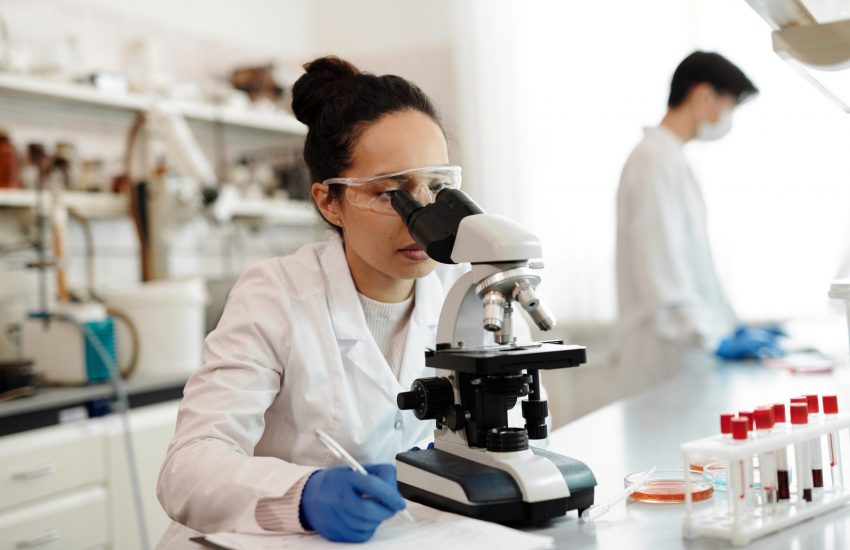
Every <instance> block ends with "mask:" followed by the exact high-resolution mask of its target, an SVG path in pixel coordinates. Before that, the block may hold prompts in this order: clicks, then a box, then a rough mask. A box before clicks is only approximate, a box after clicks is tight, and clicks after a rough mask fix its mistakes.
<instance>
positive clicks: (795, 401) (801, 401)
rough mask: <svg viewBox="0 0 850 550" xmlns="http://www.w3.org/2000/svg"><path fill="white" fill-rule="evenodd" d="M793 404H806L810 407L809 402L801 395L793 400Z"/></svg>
mask: <svg viewBox="0 0 850 550" xmlns="http://www.w3.org/2000/svg"><path fill="white" fill-rule="evenodd" d="M791 403H805V404H806V406H808V405H809V400H808V399H806V398H805V396H802V395H799V396H797V397H792V398H791Z"/></svg>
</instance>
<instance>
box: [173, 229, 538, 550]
mask: <svg viewBox="0 0 850 550" xmlns="http://www.w3.org/2000/svg"><path fill="white" fill-rule="evenodd" d="M468 269H469V267H468V265H466V266H464V265H457V266H442V265H441V266H438V268H437V269H436V270H435V271H434V272H433V273H431V274H430V275H428V276H427V277H423V278H421V279H417V281H416V285H415V291H414V292H415V295H414V309H413V313H412V315H411V319H410V325H409V329H408V333H407V341H406V344H405V348H404V356H403V360H402V365H401V370H400V375H399V378H400V379H398V380H397V379H396V378H395V376H394V375H393V372H392V369H391V368H390V366H389V365H388V364H387V361H386V359H385V358H384V356H383V355H382V354H381V351H380V349H379V348H378V345H377V343H376V342H375V339H374V337H373V336H372V334H371V332H370V331H369V328H368V326H367V324H366V319H365V317H364V314H363V309H362V306H361V304H360V301H359V300H358V297H357V291H356V289H355V286H354V283H353V281H352V278H351V275H350V272H349V268H348V264H347V262H346V259H345V255H344V252H343V247H342V241H341V240H340V239H339V237H337V236H333V237H332V238H331V239H329V240H328V241H327V242H326V243H317V244H311V245H307V246H305V247H303V248H302V249H301V250H299V251H298V252H297V253H295V254H293V255H291V256H287V257H283V258H275V259H271V260H266V261H263V262H260V263H258V264H256V265H254V266H253V267H251V268H249V269H248V270H247V271H246V272H245V274H244V275H243V276H242V277H241V278H240V279H239V281H238V282H237V284H236V285H235V287H234V288H233V291H232V292H231V295H230V297H229V299H228V302H227V305H226V307H225V310H224V313H223V315H222V318H221V321H220V322H219V324H218V327H217V328H216V329H215V330H214V331H213V332H212V333H210V335H209V336H208V337H207V340H206V345H205V350H204V365H203V367H202V368H201V369H200V370H199V371H197V372H196V373H195V374H193V375H192V377H191V378H190V379H189V381H188V383H187V384H186V389H185V391H184V397H183V401H182V403H181V405H180V412H179V416H178V421H177V430H176V434H175V436H174V439H173V440H172V442H171V445H170V447H169V449H168V454H167V456H166V458H165V462H164V463H163V466H162V469H161V471H160V476H159V482H158V485H157V496H158V497H159V500H160V502H161V503H162V505H163V507H164V508H165V511H166V512H167V513H168V515H169V516H170V517H171V518H172V519H173V520H175V521H174V522H173V523H172V525H171V527H170V528H169V530H168V532H167V533H166V535H165V536H164V537H163V539H162V541H161V542H160V546H159V548H184V547H187V546H188V547H191V543H188V538H189V537H190V536H193V535H194V534H195V531H193V530H197V531H200V532H215V531H225V530H227V531H230V530H235V531H240V532H263V529H262V528H261V527H260V526H259V525H258V524H257V522H256V519H255V516H254V513H255V508H256V505H257V501H258V500H259V499H260V498H264V497H277V496H281V495H283V494H284V493H285V492H286V491H287V489H288V488H289V487H290V486H291V485H293V484H294V483H295V482H296V481H297V480H298V479H300V478H301V477H302V476H304V475H305V474H307V473H309V472H310V471H312V470H313V469H315V468H316V467H328V466H333V465H336V464H337V461H336V460H335V459H334V458H333V456H332V455H331V453H330V451H328V449H326V448H325V447H324V446H322V445H321V444H320V443H319V442H318V441H317V439H316V437H315V435H314V430H315V429H316V428H321V429H322V430H324V431H326V432H327V433H329V434H330V435H331V436H332V437H333V438H334V439H336V440H337V441H338V442H339V443H340V444H342V446H343V447H345V448H346V449H348V450H349V451H350V452H351V454H352V455H353V456H354V458H356V459H357V460H358V461H360V462H362V463H374V462H384V463H388V462H392V461H393V460H394V456H395V454H396V453H398V452H399V451H402V450H406V449H409V448H410V447H412V446H414V445H415V444H417V443H419V442H421V441H423V440H425V439H430V438H431V437H432V435H433V430H434V422H433V421H427V422H423V421H420V420H418V419H416V418H415V417H414V416H413V413H412V412H411V411H400V410H399V409H398V407H397V405H396V395H397V394H398V393H399V392H401V391H406V390H408V389H409V388H410V385H411V383H412V382H413V380H414V379H416V378H420V377H424V376H433V372H434V371H433V369H430V368H427V367H425V359H424V350H425V348H426V347H432V348H433V347H434V345H435V339H436V327H437V321H438V320H439V313H440V309H441V307H442V303H443V300H444V298H445V295H446V293H447V292H448V289H449V288H450V287H451V285H452V284H453V283H454V281H455V280H457V278H458V277H460V275H462V274H463V273H464V272H465V271H467V270H468ZM523 325H525V323H517V326H518V327H519V330H517V332H518V334H525V335H528V334H529V331H528V327H527V326H525V327H524V328H523ZM180 524H184V525H187V526H188V527H185V526H184V525H180ZM189 527H190V528H191V529H189Z"/></svg>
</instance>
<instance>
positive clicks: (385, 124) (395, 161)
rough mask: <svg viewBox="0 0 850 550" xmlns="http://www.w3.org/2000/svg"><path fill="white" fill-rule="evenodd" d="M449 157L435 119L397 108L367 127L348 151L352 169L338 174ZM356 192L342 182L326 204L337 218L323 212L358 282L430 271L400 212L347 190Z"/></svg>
mask: <svg viewBox="0 0 850 550" xmlns="http://www.w3.org/2000/svg"><path fill="white" fill-rule="evenodd" d="M448 160H449V158H448V147H447V145H446V138H445V136H444V135H443V131H442V130H441V129H440V127H439V126H438V125H437V123H436V122H434V120H433V119H431V117H429V116H428V115H425V114H423V113H421V112H419V111H416V110H406V111H399V112H396V113H392V114H389V115H386V116H384V117H382V118H380V119H379V120H378V121H377V122H375V123H373V124H371V125H369V126H368V127H367V128H366V130H365V131H364V132H363V133H362V134H361V135H360V137H359V138H358V139H357V141H356V143H355V145H354V148H353V150H352V165H351V168H350V169H349V170H348V171H347V173H345V174H340V176H342V177H353V178H360V177H370V176H377V175H381V174H389V173H392V172H398V171H401V170H407V169H410V168H421V167H425V166H438V165H445V164H448ZM357 192H362V190H359V189H354V188H349V187H346V188H345V189H344V191H343V195H342V196H341V197H340V200H339V201H338V202H337V203H335V204H333V205H328V206H329V207H336V208H334V210H336V214H337V215H336V219H335V218H334V217H333V214H331V215H330V216H327V215H326V217H328V219H330V220H331V221H332V222H335V223H337V224H338V225H339V226H340V227H342V230H343V240H344V242H345V252H346V257H347V259H348V262H349V266H350V267H351V270H352V274H353V275H354V276H355V282H356V283H357V284H358V287H361V286H364V281H363V280H362V278H363V277H368V278H370V280H371V281H372V282H378V281H382V280H386V282H388V283H392V282H397V280H400V279H401V280H404V279H407V280H412V279H416V278H419V277H424V276H425V275H428V274H429V273H430V272H431V271H432V270H433V269H434V266H435V262H434V261H433V260H431V259H430V258H429V257H428V256H427V255H426V254H425V252H424V251H423V250H422V249H421V248H420V247H419V246H418V245H417V244H416V242H415V241H414V240H413V238H412V237H411V236H410V233H408V231H407V227H405V225H404V222H402V220H401V217H400V216H398V215H397V214H395V213H392V214H389V215H388V214H385V213H379V212H375V211H374V210H370V209H366V208H361V207H359V206H357V205H355V204H354V203H353V202H352V201H351V200H349V199H348V198H347V197H346V194H349V193H357ZM320 206H321V204H320ZM358 279H360V280H358ZM392 280H396V281H392ZM411 282H412V281H411ZM370 286H371V285H370Z"/></svg>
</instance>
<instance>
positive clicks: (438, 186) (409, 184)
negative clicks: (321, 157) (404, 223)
mask: <svg viewBox="0 0 850 550" xmlns="http://www.w3.org/2000/svg"><path fill="white" fill-rule="evenodd" d="M460 180H461V170H460V166H451V165H449V166H427V167H425V168H412V169H410V170H402V171H401V172H393V173H391V174H382V175H380V176H371V177H368V178H329V179H326V180H325V181H323V182H322V183H324V184H326V185H345V186H347V187H348V189H346V193H345V196H346V197H347V198H348V201H349V202H351V203H352V204H353V205H354V206H356V207H358V208H362V209H364V210H371V211H373V212H377V213H378V214H389V215H395V210H393V207H392V204H391V201H392V196H393V194H394V193H396V192H397V191H407V192H409V193H410V194H411V195H413V196H414V197H416V199H417V200H418V201H419V202H421V203H422V204H431V203H432V202H434V199H436V197H437V193H439V192H440V191H442V190H443V189H460Z"/></svg>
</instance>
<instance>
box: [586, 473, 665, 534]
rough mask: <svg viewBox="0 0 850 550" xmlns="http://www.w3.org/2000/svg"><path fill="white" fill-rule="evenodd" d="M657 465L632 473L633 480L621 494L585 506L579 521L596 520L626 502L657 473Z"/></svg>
mask: <svg viewBox="0 0 850 550" xmlns="http://www.w3.org/2000/svg"><path fill="white" fill-rule="evenodd" d="M655 470H656V468H655V466H653V467H652V468H650V469H649V470H647V471H646V472H637V473H635V474H631V475H630V476H627V478H628V477H631V478H632V479H631V481H630V482H627V483H626V488H625V490H624V491H623V492H622V493H620V494H619V495H617V496H615V497H613V498H611V499H609V500H607V501H606V502H603V503H602V504H594V505H593V506H591V507H590V508H585V509H584V511H583V512H582V513H581V515H580V516H579V521H580V522H581V523H584V522H587V521H596V520H597V519H599V518H600V517H602V516H603V515H605V514H607V513H608V512H609V511H610V510H611V509H612V508H613V507H614V506H617V505H618V504H620V503H621V502H625V500H626V499H627V498H629V497H630V496H631V495H632V493H634V492H635V491H637V490H638V489H640V488H641V487H643V484H644V482H645V481H646V480H647V479H649V478H650V476H652V475H653V474H654V473H655Z"/></svg>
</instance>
